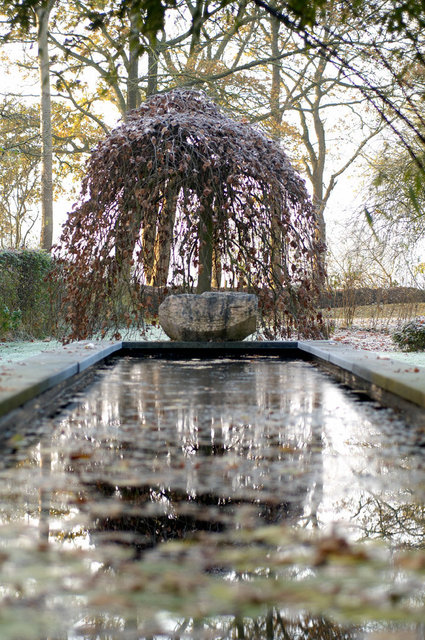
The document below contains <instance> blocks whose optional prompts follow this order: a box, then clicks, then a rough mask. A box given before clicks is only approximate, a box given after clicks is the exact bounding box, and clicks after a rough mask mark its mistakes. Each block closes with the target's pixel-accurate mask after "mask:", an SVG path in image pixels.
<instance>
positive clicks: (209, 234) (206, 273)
mask: <svg viewBox="0 0 425 640" xmlns="http://www.w3.org/2000/svg"><path fill="white" fill-rule="evenodd" d="M213 245H214V243H213V217H212V203H205V209H204V211H203V212H202V213H201V215H200V217H199V268H198V286H197V289H196V293H204V291H211V281H212V270H213Z"/></svg>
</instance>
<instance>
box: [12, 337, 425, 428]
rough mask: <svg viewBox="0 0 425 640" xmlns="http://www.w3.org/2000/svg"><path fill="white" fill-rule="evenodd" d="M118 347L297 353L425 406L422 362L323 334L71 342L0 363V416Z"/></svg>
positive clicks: (157, 351)
mask: <svg viewBox="0 0 425 640" xmlns="http://www.w3.org/2000/svg"><path fill="white" fill-rule="evenodd" d="M119 352H122V353H123V354H129V353H131V352H134V353H137V354H138V355H144V356H158V355H161V354H163V355H164V357H167V355H168V356H170V355H171V356H172V357H176V356H184V355H185V356H186V357H197V356H198V357H211V356H212V355H215V356H223V355H226V354H228V355H229V356H231V355H245V354H246V355H261V354H264V355H278V356H285V355H286V356H287V357H289V356H292V355H295V354H296V353H297V352H298V356H301V357H303V356H304V357H308V358H312V359H317V360H319V361H320V360H322V361H324V362H327V363H329V364H331V365H333V366H336V367H339V368H341V369H342V370H344V371H347V372H349V373H351V374H353V375H354V376H356V377H358V378H361V379H363V380H366V381H367V382H369V383H371V384H373V385H377V386H378V387H380V388H382V389H384V390H385V391H388V392H390V393H392V394H395V395H396V396H400V397H401V398H403V399H404V400H407V401H409V402H412V403H414V404H415V405H417V406H419V407H422V408H425V367H417V366H412V365H410V366H409V365H406V364H405V363H403V362H400V361H396V360H392V359H391V358H389V357H388V358H386V357H383V356H382V355H379V354H377V353H375V352H373V351H363V350H360V349H359V350H355V349H350V348H347V347H345V346H344V345H339V344H335V343H333V342H332V341H328V340H299V341H292V342H289V341H286V342H277V341H270V342H249V341H243V342H227V343H218V342H209V343H208V342H207V343H205V342H203V343H194V342H172V341H164V342H153V341H152V342H151V341H149V342H142V341H139V342H136V341H131V342H130V341H117V342H88V341H83V342H76V343H72V344H69V345H65V346H63V347H62V348H60V349H56V350H54V351H45V352H43V353H42V354H39V355H36V356H32V357H30V358H28V359H27V360H26V361H23V362H12V363H8V362H6V363H4V364H3V363H0V417H2V416H5V415H6V414H8V413H9V412H11V411H12V410H14V409H16V408H18V407H20V406H22V405H23V404H25V403H26V402H28V401H29V400H32V399H34V398H35V397H36V396H38V395H40V394H42V393H43V392H44V391H47V390H50V389H52V388H53V387H54V386H56V385H58V384H59V383H61V382H63V381H65V380H67V379H69V378H72V377H73V376H75V375H77V374H79V373H82V372H83V371H85V370H86V369H88V368H89V367H91V366H93V365H95V364H97V363H99V362H101V361H102V360H105V359H106V358H108V357H109V356H112V355H114V354H115V355H118V354H119Z"/></svg>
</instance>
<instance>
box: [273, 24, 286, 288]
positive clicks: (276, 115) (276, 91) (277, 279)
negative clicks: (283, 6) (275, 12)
mask: <svg viewBox="0 0 425 640" xmlns="http://www.w3.org/2000/svg"><path fill="white" fill-rule="evenodd" d="M280 24H281V23H280V20H278V19H277V18H274V17H271V18H270V26H271V50H272V56H273V57H274V58H275V61H274V62H273V64H272V85H271V90H270V111H271V114H272V120H273V128H274V137H275V138H276V139H277V140H280V133H281V130H280V127H281V124H282V111H281V108H280V89H281V73H280V64H281V63H280V61H279V60H278V59H277V58H278V56H279V53H280V47H279V29H280ZM270 245H271V247H270V248H271V251H270V254H271V255H270V261H271V265H270V266H271V273H272V287H273V288H279V287H280V284H281V280H282V250H283V237H282V210H281V209H280V208H278V207H273V211H272V217H271V229H270Z"/></svg>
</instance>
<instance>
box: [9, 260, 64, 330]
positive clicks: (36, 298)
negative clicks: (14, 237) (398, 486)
mask: <svg viewBox="0 0 425 640" xmlns="http://www.w3.org/2000/svg"><path fill="white" fill-rule="evenodd" d="M52 269H53V260H52V257H51V256H50V254H48V253H46V252H44V251H39V250H32V249H20V250H15V249H7V250H2V251H0V339H5V338H17V337H23V338H27V339H28V338H45V337H46V336H50V335H54V334H55V332H56V325H57V310H58V302H59V291H58V287H57V285H55V289H52V285H51V283H50V282H49V278H48V276H49V274H50V273H51V271H52ZM51 294H53V295H51Z"/></svg>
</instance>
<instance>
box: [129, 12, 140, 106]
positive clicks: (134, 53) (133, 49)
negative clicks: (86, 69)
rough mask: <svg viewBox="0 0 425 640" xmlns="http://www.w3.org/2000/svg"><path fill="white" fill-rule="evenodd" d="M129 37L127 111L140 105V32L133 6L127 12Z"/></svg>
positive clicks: (137, 17)
mask: <svg viewBox="0 0 425 640" xmlns="http://www.w3.org/2000/svg"><path fill="white" fill-rule="evenodd" d="M129 21H130V37H129V52H128V72H127V111H131V109H136V107H138V106H139V104H140V91H139V57H140V35H139V34H140V31H139V24H138V22H139V11H138V10H137V7H136V8H135V7H134V6H133V5H132V6H131V7H130V10H129Z"/></svg>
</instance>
